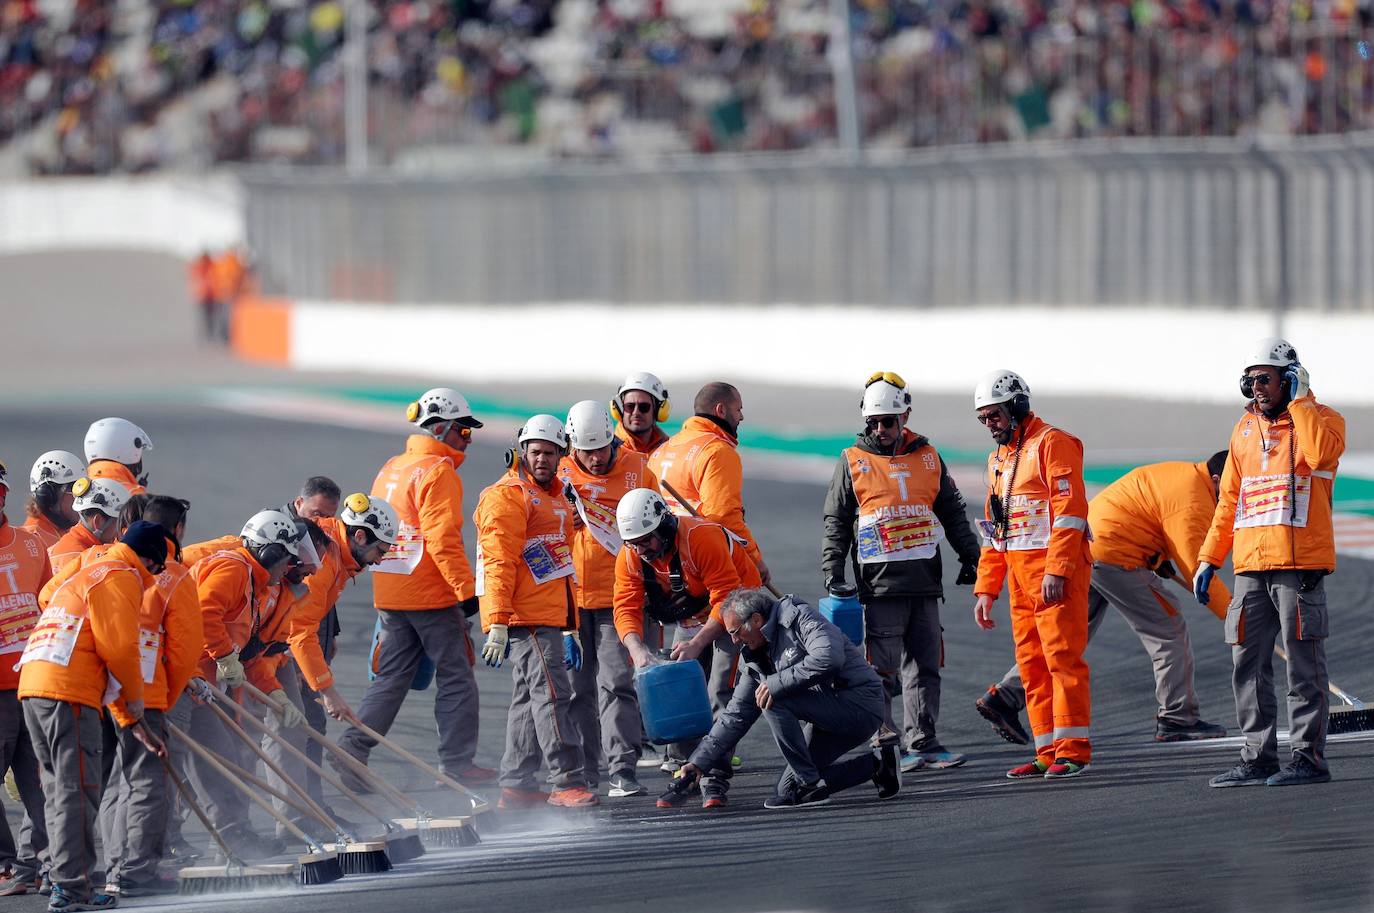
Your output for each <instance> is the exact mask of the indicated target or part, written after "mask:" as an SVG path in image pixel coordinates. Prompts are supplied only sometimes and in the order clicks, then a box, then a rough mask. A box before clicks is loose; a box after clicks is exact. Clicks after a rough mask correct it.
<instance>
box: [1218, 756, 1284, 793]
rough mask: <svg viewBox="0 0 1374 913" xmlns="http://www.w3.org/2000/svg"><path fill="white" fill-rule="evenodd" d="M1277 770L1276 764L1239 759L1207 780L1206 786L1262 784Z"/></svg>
mask: <svg viewBox="0 0 1374 913" xmlns="http://www.w3.org/2000/svg"><path fill="white" fill-rule="evenodd" d="M1278 772H1279V765H1277V764H1260V763H1259V762H1257V761H1241V762H1240V763H1239V764H1237V765H1236V766H1235V767H1232V768H1231V769H1230V770H1228V771H1226V773H1224V774H1217V775H1216V776H1215V777H1213V778H1212V779H1210V780H1208V781H1207V785H1208V786H1215V787H1218V788H1224V787H1228V786H1263V785H1264V784H1265V783H1266V782H1267V781H1268V780H1269V778H1270V777H1272V776H1273V775H1274V774H1276V773H1278Z"/></svg>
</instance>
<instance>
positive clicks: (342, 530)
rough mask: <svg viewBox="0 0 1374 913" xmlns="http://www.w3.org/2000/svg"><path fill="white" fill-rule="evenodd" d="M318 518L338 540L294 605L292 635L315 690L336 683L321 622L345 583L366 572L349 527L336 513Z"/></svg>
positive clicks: (299, 662) (299, 660)
mask: <svg viewBox="0 0 1374 913" xmlns="http://www.w3.org/2000/svg"><path fill="white" fill-rule="evenodd" d="M317 522H318V523H319V524H320V526H321V527H323V528H324V530H325V532H327V533H329V536H330V538H332V539H333V540H334V542H333V544H332V545H330V547H329V548H328V550H326V551H325V553H324V554H323V555H321V556H320V569H319V570H318V571H316V572H315V573H313V574H311V575H310V576H309V577H307V578H306V584H307V585H308V586H309V591H308V592H307V593H306V595H305V597H304V598H302V599H299V600H297V601H296V603H295V605H294V606H293V607H292V609H291V630H290V637H289V638H288V640H289V642H290V644H291V655H292V656H293V657H295V659H296V665H297V666H298V667H300V670H301V675H303V676H304V677H305V682H306V684H308V685H309V686H310V687H311V688H312V689H313V690H315V691H319V690H321V689H323V688H328V687H329V686H330V685H332V684H334V673H333V672H331V671H330V670H329V662H328V660H326V659H325V657H324V649H323V648H322V647H321V646H320V622H321V621H322V620H324V616H326V615H328V614H329V610H330V609H331V608H333V606H334V603H336V602H338V601H339V594H340V593H342V592H343V588H344V586H346V585H347V584H348V582H349V581H350V580H352V579H353V578H354V577H356V576H358V574H359V573H361V572H362V566H361V565H359V564H358V562H356V561H354V560H353V553H352V552H351V551H350V550H349V548H348V534H349V528H348V527H347V526H345V525H344V524H343V522H342V521H340V520H338V519H337V518H335V517H326V518H325V519H323V520H319V521H317Z"/></svg>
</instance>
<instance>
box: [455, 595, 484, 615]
mask: <svg viewBox="0 0 1374 913" xmlns="http://www.w3.org/2000/svg"><path fill="white" fill-rule="evenodd" d="M458 608H460V609H462V610H463V617H464V618H471V617H472V616H474V615H476V614H477V612H478V611H479V604H478V602H477V597H476V596H473V597H471V598H468V599H464V600H463V601H462V602H460V603H458Z"/></svg>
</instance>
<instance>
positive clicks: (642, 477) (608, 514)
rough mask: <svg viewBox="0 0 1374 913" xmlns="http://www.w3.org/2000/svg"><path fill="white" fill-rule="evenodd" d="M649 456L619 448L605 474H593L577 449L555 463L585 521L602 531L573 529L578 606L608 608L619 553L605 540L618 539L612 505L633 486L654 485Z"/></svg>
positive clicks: (613, 596) (612, 594)
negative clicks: (574, 494) (579, 458)
mask: <svg viewBox="0 0 1374 913" xmlns="http://www.w3.org/2000/svg"><path fill="white" fill-rule="evenodd" d="M648 464H649V458H648V457H646V456H645V455H644V454H642V453H637V452H635V451H633V450H626V449H625V448H624V447H621V448H618V449H617V451H616V455H615V461H614V462H613V463H611V468H610V469H609V470H608V471H607V472H606V474H605V475H604V476H596V475H592V474H591V473H590V472H588V471H587V470H586V469H584V468H583V467H582V464H581V463H579V462H578V461H577V456H576V455H575V454H573V455H569V456H565V457H564V458H563V461H562V462H561V463H560V464H559V466H558V477H559V478H561V479H562V480H563V484H564V485H571V486H572V487H573V488H575V489H576V490H577V493H578V496H579V497H580V498H581V500H582V505H583V509H584V510H585V511H586V512H587V520H588V523H590V524H595V525H596V526H598V527H599V528H600V529H601V530H609V532H610V535H609V536H607V535H606V534H605V533H604V532H602V533H600V538H598V533H597V532H595V531H593V530H592V529H591V528H590V526H589V525H588V524H583V525H582V526H581V527H579V528H577V529H576V530H574V532H573V535H572V550H573V567H574V568H576V570H577V584H576V585H575V586H574V587H573V593H574V595H575V596H576V597H577V605H578V607H579V608H583V609H609V608H610V607H611V602H612V600H613V599H614V598H615V558H616V555H617V554H618V553H619V552H620V549H619V548H617V549H616V550H615V551H614V552H613V551H610V550H609V549H608V548H607V546H606V544H603V543H610V544H615V543H618V542H619V541H620V535H619V533H618V532H617V531H616V525H615V507H616V505H617V504H619V503H620V499H621V498H623V497H625V495H626V494H628V493H629V492H631V491H633V490H634V489H636V488H650V489H653V490H655V491H657V490H658V479H657V478H655V477H654V474H653V473H652V472H650V471H649V465H648Z"/></svg>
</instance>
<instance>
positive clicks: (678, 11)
mask: <svg viewBox="0 0 1374 913" xmlns="http://www.w3.org/2000/svg"><path fill="white" fill-rule="evenodd" d="M363 6H364V7H365V10H366V14H367V16H368V35H369V41H368V53H367V61H368V67H367V69H368V80H369V96H370V108H371V111H372V115H371V118H370V133H371V137H370V144H371V146H372V148H373V149H374V150H376V154H375V156H376V158H378V159H379V160H382V161H394V160H395V159H396V158H397V157H398V156H399V155H401V154H403V153H404V152H405V151H406V150H408V149H412V148H415V147H426V146H443V145H451V144H455V143H461V144H470V145H491V144H525V145H529V146H531V147H534V148H536V149H539V150H541V151H543V152H545V153H547V154H551V155H566V156H609V155H625V154H636V153H642V152H681V151H695V152H717V151H770V150H787V149H798V148H808V147H815V146H825V145H827V144H833V143H834V142H835V133H836V130H835V126H834V124H835V103H834V95H833V91H832V84H833V80H832V76H831V70H830V63H829V56H828V54H829V50H830V49H829V47H828V45H829V36H830V31H831V20H830V17H829V6H830V4H829V3H828V0H380V2H378V0H369V2H366V3H364V4H363ZM849 10H850V22H849V24H850V29H851V33H852V36H853V45H854V51H855V64H856V70H857V78H858V83H859V102H860V108H861V117H862V131H863V134H864V137H865V141H866V143H867V144H869V145H876V146H883V147H917V146H925V145H931V144H937V143H964V142H1001V141H1010V140H1019V139H1024V138H1042V137H1045V138H1073V137H1085V136H1108V137H1112V136H1140V135H1177V136H1207V135H1249V134H1255V133H1269V134H1272V133H1278V134H1312V133H1331V132H1344V131H1348V130H1355V129H1367V128H1370V127H1371V126H1374V62H1371V61H1369V60H1368V59H1366V58H1365V56H1364V55H1362V54H1361V53H1359V52H1358V51H1357V48H1358V47H1359V41H1361V40H1366V41H1367V40H1369V39H1370V38H1371V23H1372V22H1374V0H1134V2H1131V0H852V2H851V3H850V4H849ZM345 20H346V9H345V3H344V2H343V0H318V2H308V0H248V2H234V0H119V2H102V0H0V143H7V142H9V141H11V140H15V139H23V140H25V143H26V145H25V146H24V157H25V162H26V164H27V166H28V167H29V168H30V169H31V170H33V171H35V172H38V173H106V172H137V171H142V170H147V169H150V168H158V167H168V166H170V167H183V166H188V165H190V166H204V165H209V164H214V163H216V162H244V161H287V162H297V163H314V164H330V163H337V162H340V161H341V160H342V158H343V135H344V127H343V121H344V88H343V84H344V74H343V65H342V55H341V53H340V51H341V49H342V47H343V44H344V34H345Z"/></svg>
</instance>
